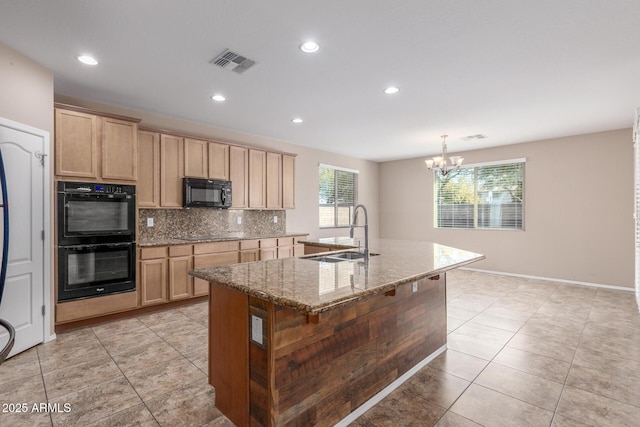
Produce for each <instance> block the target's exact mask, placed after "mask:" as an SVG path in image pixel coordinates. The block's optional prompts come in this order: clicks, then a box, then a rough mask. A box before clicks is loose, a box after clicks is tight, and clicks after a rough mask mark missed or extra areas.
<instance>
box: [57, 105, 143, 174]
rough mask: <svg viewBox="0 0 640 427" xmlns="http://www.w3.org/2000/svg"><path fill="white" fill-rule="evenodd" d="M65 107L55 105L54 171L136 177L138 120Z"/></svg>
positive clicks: (58, 172) (59, 172)
mask: <svg viewBox="0 0 640 427" xmlns="http://www.w3.org/2000/svg"><path fill="white" fill-rule="evenodd" d="M59 105H60V104H59ZM67 107H68V108H61V107H56V108H55V144H54V145H55V159H54V160H55V173H56V175H57V176H59V177H73V178H87V179H103V180H111V181H135V180H137V178H138V173H137V171H138V120H135V119H129V118H126V117H120V116H101V115H98V114H93V113H92V112H91V111H90V110H86V109H83V108H79V107H69V106H67Z"/></svg>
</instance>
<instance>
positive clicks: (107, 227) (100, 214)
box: [58, 193, 136, 245]
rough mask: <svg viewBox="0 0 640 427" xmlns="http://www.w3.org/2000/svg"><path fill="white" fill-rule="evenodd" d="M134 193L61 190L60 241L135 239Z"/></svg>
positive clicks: (97, 241) (90, 241)
mask: <svg viewBox="0 0 640 427" xmlns="http://www.w3.org/2000/svg"><path fill="white" fill-rule="evenodd" d="M135 217H136V202H135V195H133V194H95V193H86V194H82V193H80V194H77V193H58V244H59V245H73V244H80V243H101V242H127V241H134V240H135Z"/></svg>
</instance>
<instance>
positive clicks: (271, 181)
mask: <svg viewBox="0 0 640 427" xmlns="http://www.w3.org/2000/svg"><path fill="white" fill-rule="evenodd" d="M266 178H267V209H282V154H278V153H267V174H266Z"/></svg>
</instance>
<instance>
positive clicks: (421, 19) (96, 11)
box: [0, 0, 640, 161]
mask: <svg viewBox="0 0 640 427" xmlns="http://www.w3.org/2000/svg"><path fill="white" fill-rule="evenodd" d="M307 39H314V40H316V41H317V42H318V43H320V45H321V49H320V51H319V52H318V53H316V54H313V55H309V54H303V53H301V52H300V51H299V50H298V45H299V44H300V43H301V42H303V41H305V40H307ZM0 42H2V43H4V44H6V45H8V46H10V47H12V48H13V49H15V50H17V51H20V52H22V53H23V54H24V55H26V56H28V57H30V58H32V59H33V60H35V61H36V62H38V63H40V64H42V65H43V66H45V67H47V68H48V69H50V70H52V71H53V73H54V76H55V81H54V84H55V92H56V93H58V94H61V95H66V96H71V97H76V98H82V99H87V100H91V101H96V102H101V103H106V104H113V105H119V106H123V107H128V108H132V109H137V110H143V111H148V112H152V113H157V114H162V115H167V116H171V117H176V118H181V119H186V120H189V121H194V122H198V123H204V124H208V125H211V126H215V127H221V128H226V129H232V130H237V131H241V132H245V133H250V134H256V135H262V136H267V137H271V138H275V139H279V140H283V141H287V142H290V143H293V144H297V145H303V146H309V147H315V148H319V149H324V150H328V151H332V152H336V153H341V154H346V155H351V156H356V157H360V158H365V159H370V160H376V161H383V160H390V159H399V158H409V157H417V156H425V155H430V154H434V153H436V152H437V151H439V150H440V144H441V139H440V135H441V134H443V133H448V134H449V135H450V137H449V139H448V145H449V151H450V152H456V151H462V150H469V149H476V148H484V147H490V146H496V145H503V144H512V143H518V142H525V141H532V140H539V139H546V138H553V137H559V136H566V135H576V134H581V133H589V132H596V131H603V130H611V129H620V128H625V127H631V125H632V122H633V112H634V109H635V108H636V107H638V106H640V1H638V0H591V1H585V0H531V1H509V0H457V1H456V0H451V1H437V0H431V1H426V0H403V1H399V0H325V1H317V0H316V1H313V0H295V1H294V0H289V1H287V0H269V1H264V0H217V1H213V0H182V1H175V0H126V1H125V0H109V1H86V0H56V1H51V0H40V1H36V0H20V1H16V0H0ZM226 48H229V49H231V50H233V51H236V52H238V53H241V54H243V55H245V56H247V57H249V58H251V59H253V60H255V61H256V62H257V65H255V66H254V67H253V68H252V69H250V70H248V71H247V72H246V73H244V74H242V75H238V74H235V73H233V72H230V71H228V70H223V69H220V68H217V67H215V66H213V65H211V64H209V61H210V60H211V59H212V58H214V57H215V56H216V55H218V54H219V53H221V52H222V51H223V50H224V49H226ZM84 53H90V54H92V55H94V56H95V57H96V58H97V59H98V60H99V61H100V65H99V66H97V67H94V68H90V67H88V66H86V65H83V64H80V63H79V62H78V61H76V56H78V55H80V54H84ZM389 85H397V86H398V87H399V88H400V92H399V93H398V94H396V95H393V96H389V95H385V94H383V92H382V91H383V89H384V88H385V87H386V86H389ZM218 92H219V93H223V94H224V95H225V96H226V97H227V101H226V102H224V103H214V102H213V101H211V99H210V98H209V97H210V96H211V95H212V94H214V93H218ZM296 116H299V117H302V118H303V119H304V120H305V121H304V123H303V124H299V125H294V124H293V123H291V119H292V118H293V117H296ZM478 133H482V134H485V135H487V136H488V138H487V139H484V140H479V141H478V140H475V141H465V140H464V139H463V137H465V136H468V135H474V134H478Z"/></svg>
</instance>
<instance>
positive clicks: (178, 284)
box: [169, 256, 193, 301]
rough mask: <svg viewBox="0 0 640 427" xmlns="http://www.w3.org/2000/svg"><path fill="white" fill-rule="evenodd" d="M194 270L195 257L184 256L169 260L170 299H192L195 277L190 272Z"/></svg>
mask: <svg viewBox="0 0 640 427" xmlns="http://www.w3.org/2000/svg"><path fill="white" fill-rule="evenodd" d="M191 269H193V257H192V256H182V257H175V258H169V299H171V300H172V301H173V300H177V299H184V298H190V297H191V292H192V290H191V286H192V282H193V277H191V276H189V270H191Z"/></svg>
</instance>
